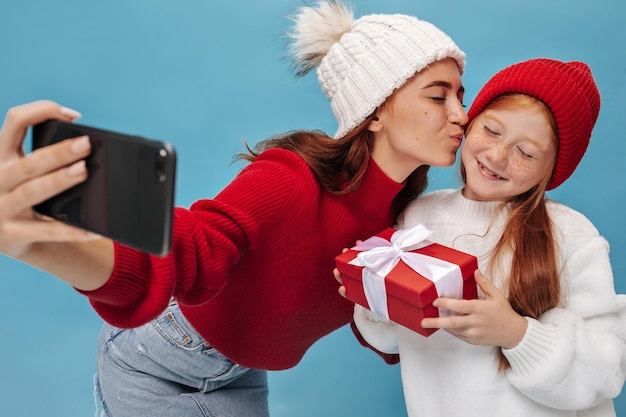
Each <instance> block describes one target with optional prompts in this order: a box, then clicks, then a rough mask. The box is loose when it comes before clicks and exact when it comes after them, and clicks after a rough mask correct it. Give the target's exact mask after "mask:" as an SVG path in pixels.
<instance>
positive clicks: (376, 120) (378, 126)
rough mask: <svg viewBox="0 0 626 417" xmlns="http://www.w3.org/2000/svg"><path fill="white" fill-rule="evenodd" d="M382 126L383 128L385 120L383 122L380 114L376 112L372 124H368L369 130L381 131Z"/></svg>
mask: <svg viewBox="0 0 626 417" xmlns="http://www.w3.org/2000/svg"><path fill="white" fill-rule="evenodd" d="M382 128H383V122H381V120H380V118H379V117H378V115H376V114H375V115H374V117H373V118H372V121H371V122H370V124H369V125H367V130H369V131H370V132H374V133H375V132H380V131H381V130H382Z"/></svg>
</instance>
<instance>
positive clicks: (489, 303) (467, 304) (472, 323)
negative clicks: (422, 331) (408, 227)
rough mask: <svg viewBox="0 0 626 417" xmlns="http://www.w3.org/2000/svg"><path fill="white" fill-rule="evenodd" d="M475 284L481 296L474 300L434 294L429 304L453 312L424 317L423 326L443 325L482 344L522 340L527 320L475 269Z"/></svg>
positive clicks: (512, 344) (508, 345)
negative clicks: (439, 315)
mask: <svg viewBox="0 0 626 417" xmlns="http://www.w3.org/2000/svg"><path fill="white" fill-rule="evenodd" d="M474 278H475V279H476V284H477V285H478V288H480V290H482V292H483V294H484V297H483V298H480V299H476V300H457V299H452V298H437V299H436V300H435V301H433V306H435V307H437V308H444V309H447V310H450V311H452V312H453V313H456V314H455V315H451V316H447V317H435V318H425V319H424V320H422V323H421V324H422V327H424V328H440V329H445V330H446V331H448V332H449V333H451V334H452V335H454V336H456V337H458V338H459V339H461V340H463V341H465V342H467V343H470V344H473V345H483V346H500V347H503V348H506V349H510V348H513V347H515V346H517V344H518V343H519V342H520V341H521V340H522V338H523V337H524V334H525V333H526V328H527V326H528V322H527V321H526V319H524V317H522V316H520V315H519V314H518V313H517V312H515V310H513V308H512V307H511V304H510V303H509V301H508V300H507V298H506V296H505V295H504V294H503V293H502V291H500V290H499V289H498V288H497V287H496V286H495V285H493V283H491V281H489V280H488V279H487V278H486V277H485V276H484V275H483V274H482V273H481V272H480V271H479V270H476V272H475V273H474Z"/></svg>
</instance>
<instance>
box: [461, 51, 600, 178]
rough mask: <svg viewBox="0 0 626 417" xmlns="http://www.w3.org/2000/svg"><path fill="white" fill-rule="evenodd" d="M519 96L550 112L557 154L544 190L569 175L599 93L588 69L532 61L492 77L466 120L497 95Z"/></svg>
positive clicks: (593, 116) (589, 127)
mask: <svg viewBox="0 0 626 417" xmlns="http://www.w3.org/2000/svg"><path fill="white" fill-rule="evenodd" d="M510 93H522V94H526V95H529V96H532V97H535V98H537V99H538V100H541V101H542V102H543V103H545V104H546V106H547V107H548V108H549V109H550V111H551V112H552V115H553V116H554V120H555V121H556V126H557V131H558V136H559V137H558V153H557V159H556V164H555V167H554V171H553V172H552V178H551V179H550V182H549V183H548V187H547V189H548V190H551V189H553V188H556V187H558V186H559V185H561V184H562V183H563V182H564V181H565V180H566V179H568V178H569V177H570V176H571V175H572V174H573V173H574V170H575V169H576V167H577V166H578V164H579V163H580V161H581V159H582V157H583V155H584V154H585V152H586V150H587V147H588V145H589V140H590V139H591V132H592V131H593V128H594V126H595V123H596V120H597V119H598V114H599V112H600V92H599V91H598V87H597V86H596V83H595V81H594V79H593V76H592V74H591V69H590V68H589V66H588V65H587V64H585V63H583V62H578V61H574V62H562V61H558V60H554V59H547V58H536V59H530V60H528V61H524V62H520V63H517V64H514V65H511V66H509V67H507V68H505V69H503V70H501V71H500V72H498V73H497V74H496V75H494V76H493V77H492V78H491V79H490V80H489V81H487V83H486V84H485V85H484V86H483V88H482V89H481V90H480V91H479V92H478V95H477V96H476V99H475V100H474V102H473V103H472V106H471V108H470V110H469V112H468V116H469V119H470V121H471V120H473V119H474V117H476V116H478V115H479V114H480V113H481V112H482V111H483V110H485V108H486V107H487V106H488V105H489V104H490V103H491V102H492V101H493V100H494V99H495V98H496V97H498V96H501V95H503V94H510Z"/></svg>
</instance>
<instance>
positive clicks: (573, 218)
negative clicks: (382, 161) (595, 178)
mask: <svg viewBox="0 0 626 417" xmlns="http://www.w3.org/2000/svg"><path fill="white" fill-rule="evenodd" d="M599 109H600V95H599V93H598V90H597V87H596V85H595V82H594V80H593V78H592V75H591V72H590V69H589V68H588V66H587V65H585V64H583V63H581V62H561V61H556V60H550V59H532V60H529V61H525V62H521V63H518V64H516V65H513V66H511V67H508V68H506V69H504V70H502V71H501V72H499V73H498V74H496V75H495V76H494V77H493V78H492V79H490V80H489V81H488V82H487V84H486V85H485V86H484V87H483V88H482V90H481V91H480V92H479V94H478V96H477V97H476V100H475V102H474V104H473V105H472V107H471V109H470V111H469V118H470V123H469V125H468V127H467V131H466V140H465V143H464V144H463V149H462V166H461V172H462V177H463V180H464V182H465V185H464V187H463V188H462V189H460V190H442V191H436V192H433V193H430V194H428V195H425V196H422V197H420V198H418V199H417V200H415V201H414V202H412V203H411V204H409V205H408V206H407V208H406V209H405V211H404V212H403V214H401V216H400V217H399V219H398V222H397V227H398V228H409V227H412V226H415V225H417V224H420V223H422V224H424V225H425V226H426V227H427V228H428V229H430V230H432V231H433V232H434V233H433V235H432V238H431V239H432V240H433V241H435V242H438V243H441V244H444V245H448V246H451V247H454V248H457V249H459V250H461V251H464V252H467V253H471V254H474V255H475V256H477V257H478V260H479V261H478V264H479V270H481V271H484V272H485V276H483V275H482V274H481V273H480V272H478V271H477V272H476V274H475V277H476V282H477V284H478V287H479V289H480V291H479V292H480V296H479V299H478V300H455V299H446V298H439V299H437V300H435V302H434V305H435V306H436V307H438V308H440V309H447V310H450V311H452V312H454V313H456V315H451V316H448V317H438V318H429V319H424V320H423V322H422V325H423V327H425V328H440V329H445V330H446V331H438V332H435V333H434V334H432V335H431V336H429V337H424V336H422V335H420V334H418V333H415V332H413V331H411V330H409V329H407V328H405V327H402V326H399V325H396V324H394V323H391V322H389V321H386V320H385V319H383V318H381V316H379V315H377V314H375V313H372V312H370V311H369V310H366V309H365V308H362V307H360V306H356V308H355V323H356V326H357V328H358V331H360V334H361V335H362V337H363V338H364V340H365V341H366V342H367V343H369V344H370V345H371V346H372V347H374V348H375V349H377V350H379V351H381V352H384V353H387V354H396V353H399V358H400V363H401V370H402V380H403V385H404V393H405V399H406V405H407V408H408V414H409V416H411V417H418V416H424V417H435V416H445V417H455V416H464V417H468V416H469V417H472V416H476V417H478V416H480V417H484V416H520V417H522V416H524V417H527V416H533V417H539V416H595V417H604V416H614V415H615V410H614V406H613V403H612V398H614V397H616V396H618V395H619V393H620V391H621V389H622V385H623V383H624V379H625V374H626V297H625V296H624V295H616V294H615V290H614V286H613V276H612V272H611V266H610V263H609V248H608V244H607V242H606V241H605V239H604V238H602V237H601V236H600V235H599V234H598V231H597V230H596V228H595V227H594V226H593V225H592V224H591V223H590V222H589V220H587V219H586V218H585V217H584V216H583V215H582V214H580V213H578V212H576V211H574V210H572V209H571V208H568V207H566V206H564V205H562V204H559V203H556V202H554V201H551V200H549V199H548V198H546V196H545V191H546V190H549V189H553V188H555V187H558V186H559V185H560V184H562V183H563V182H564V181H565V180H566V179H567V178H568V177H569V176H570V175H571V174H572V173H573V172H574V170H575V168H576V166H577V165H578V163H579V161H580V160H581V158H582V156H583V154H584V152H585V150H586V149H587V145H588V143H589V139H590V136H591V132H592V129H593V126H594V124H595V122H596V118H597V116H598V112H599ZM487 277H489V279H488V278H487Z"/></svg>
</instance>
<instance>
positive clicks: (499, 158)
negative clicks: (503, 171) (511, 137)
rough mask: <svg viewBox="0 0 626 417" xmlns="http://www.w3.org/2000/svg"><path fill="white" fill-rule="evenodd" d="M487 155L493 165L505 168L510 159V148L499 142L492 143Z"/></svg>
mask: <svg viewBox="0 0 626 417" xmlns="http://www.w3.org/2000/svg"><path fill="white" fill-rule="evenodd" d="M486 154H487V158H488V159H489V160H490V161H491V162H492V163H495V164H498V165H499V166H505V165H506V163H507V161H508V158H509V146H508V145H505V144H502V143H498V142H494V143H491V145H490V147H489V150H488V151H487V152H486Z"/></svg>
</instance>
